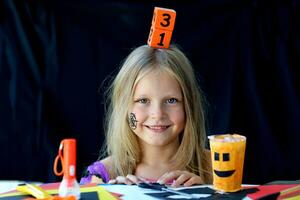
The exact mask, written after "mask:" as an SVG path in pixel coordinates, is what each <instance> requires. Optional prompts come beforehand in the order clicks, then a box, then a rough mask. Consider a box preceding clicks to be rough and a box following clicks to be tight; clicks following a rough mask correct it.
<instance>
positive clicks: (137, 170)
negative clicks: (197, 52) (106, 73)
mask: <svg viewBox="0 0 300 200" xmlns="http://www.w3.org/2000/svg"><path fill="white" fill-rule="evenodd" d="M108 95H109V99H110V102H109V109H108V113H107V116H106V146H105V150H106V155H107V156H106V157H103V156H102V159H101V160H100V161H97V162H95V163H93V164H92V165H90V166H89V167H88V169H87V171H86V174H85V176H84V177H83V178H82V179H81V183H89V182H96V183H101V182H100V181H104V182H106V183H125V184H137V183H139V182H143V181H147V182H159V183H161V184H168V183H169V184H171V185H172V186H174V187H177V186H180V185H183V186H191V185H194V184H203V183H211V179H212V173H211V162H210V152H209V151H207V150H205V148H204V146H205V137H206V131H205V117H204V110H203V96H202V93H201V90H200V88H199V87H198V86H197V81H196V78H195V75H194V72H193V69H192V66H191V64H190V62H189V60H188V59H187V58H186V56H185V55H184V54H183V53H182V52H181V51H180V50H179V49H178V48H177V47H176V46H174V45H171V46H170V48H168V49H154V48H152V47H149V46H147V45H144V46H140V47H138V48H136V49H135V50H134V51H133V52H131V53H130V55H129V56H128V57H127V59H126V60H125V62H124V64H123V66H122V67H121V69H120V71H119V73H118V74H117V76H116V77H115V79H114V81H113V83H112V85H111V87H110V88H109V90H108Z"/></svg>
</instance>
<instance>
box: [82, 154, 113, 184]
mask: <svg viewBox="0 0 300 200" xmlns="http://www.w3.org/2000/svg"><path fill="white" fill-rule="evenodd" d="M112 164H113V163H112V159H111V157H107V158H104V159H102V160H100V161H96V162H94V163H93V164H91V165H90V166H88V167H87V169H86V171H85V173H84V175H83V177H82V178H81V180H80V183H81V184H86V183H97V184H99V183H103V182H104V183H107V182H108V181H109V180H110V177H112Z"/></svg>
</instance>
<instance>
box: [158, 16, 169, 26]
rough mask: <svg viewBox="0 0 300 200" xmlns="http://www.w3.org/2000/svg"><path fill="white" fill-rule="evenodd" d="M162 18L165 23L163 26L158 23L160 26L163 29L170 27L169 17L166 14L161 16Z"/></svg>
mask: <svg viewBox="0 0 300 200" xmlns="http://www.w3.org/2000/svg"><path fill="white" fill-rule="evenodd" d="M162 16H163V17H165V18H163V20H164V21H165V22H166V23H165V24H164V23H162V22H160V25H161V26H163V27H168V26H169V25H170V20H171V15H169V14H168V13H164V14H163V15H162Z"/></svg>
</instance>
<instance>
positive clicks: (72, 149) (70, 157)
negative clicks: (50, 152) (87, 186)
mask: <svg viewBox="0 0 300 200" xmlns="http://www.w3.org/2000/svg"><path fill="white" fill-rule="evenodd" d="M59 159H60V161H61V166H62V170H61V171H60V172H58V171H57V163H58V160H59ZM54 173H55V174H56V175H57V176H61V175H63V180H62V182H61V184H60V186H59V189H58V193H59V196H61V197H67V196H71V195H73V196H76V198H77V199H79V198H80V189H79V184H78V182H77V180H76V140H75V139H64V140H62V141H61V143H60V146H59V150H58V155H57V156H56V158H55V161H54Z"/></svg>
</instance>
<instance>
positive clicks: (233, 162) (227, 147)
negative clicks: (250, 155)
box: [208, 134, 246, 192]
mask: <svg viewBox="0 0 300 200" xmlns="http://www.w3.org/2000/svg"><path fill="white" fill-rule="evenodd" d="M208 138H209V143H210V150H211V160H212V168H213V179H214V180H213V186H214V189H215V190H219V191H223V192H236V191H239V190H240V189H241V185H242V178H243V166H244V156H245V149H246V137H245V136H242V135H238V134H225V135H211V136H208Z"/></svg>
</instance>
